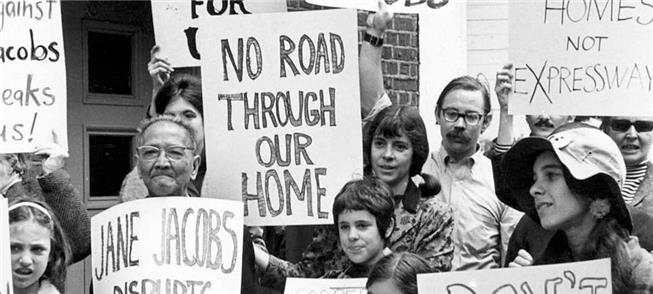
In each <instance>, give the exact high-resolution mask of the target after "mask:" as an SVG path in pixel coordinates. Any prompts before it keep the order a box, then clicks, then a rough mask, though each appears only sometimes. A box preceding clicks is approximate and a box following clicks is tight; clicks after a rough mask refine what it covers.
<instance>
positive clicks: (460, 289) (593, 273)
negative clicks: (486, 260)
mask: <svg viewBox="0 0 653 294" xmlns="http://www.w3.org/2000/svg"><path fill="white" fill-rule="evenodd" d="M611 279H612V278H611V272H610V259H608V258H605V259H599V260H592V261H583V262H574V263H561V264H553V265H542V266H528V267H523V268H501V269H492V270H481V271H473V272H450V273H432V274H418V275H417V287H418V290H419V293H426V294H428V293H433V294H435V293H437V294H481V293H496V294H508V293H510V294H516V293H530V294H556V293H569V294H575V293H578V294H580V293H592V294H603V293H605V294H608V293H612V280H611Z"/></svg>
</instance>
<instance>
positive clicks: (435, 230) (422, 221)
mask: <svg viewBox="0 0 653 294" xmlns="http://www.w3.org/2000/svg"><path fill="white" fill-rule="evenodd" d="M431 201H432V202H431V203H429V206H428V207H426V209H425V210H423V212H422V214H421V216H420V218H419V220H418V223H417V224H416V228H415V229H416V230H417V236H416V237H415V240H414V241H413V246H412V247H413V248H411V250H409V251H411V252H413V253H415V254H417V255H420V256H421V257H423V258H424V259H426V261H428V263H429V264H430V265H431V268H432V269H433V270H434V271H437V272H448V271H450V270H451V261H452V259H453V251H454V244H453V231H454V222H453V212H452V211H451V208H450V207H448V206H447V205H446V204H444V203H443V202H441V201H434V200H431ZM419 209H420V210H422V209H423V208H422V207H420V208H419Z"/></svg>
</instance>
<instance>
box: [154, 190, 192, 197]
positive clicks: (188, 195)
mask: <svg viewBox="0 0 653 294" xmlns="http://www.w3.org/2000/svg"><path fill="white" fill-rule="evenodd" d="M156 197H197V196H191V195H190V194H188V191H186V195H181V196H151V195H150V194H149V193H148V194H147V196H145V198H156Z"/></svg>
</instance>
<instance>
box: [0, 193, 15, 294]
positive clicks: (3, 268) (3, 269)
mask: <svg viewBox="0 0 653 294" xmlns="http://www.w3.org/2000/svg"><path fill="white" fill-rule="evenodd" d="M0 240H6V241H2V242H0V257H1V258H0V260H4V261H3V262H0V294H12V293H14V287H13V286H12V278H13V277H12V274H11V272H12V270H11V253H10V252H11V251H10V247H9V244H10V242H9V210H8V208H7V198H4V197H0Z"/></svg>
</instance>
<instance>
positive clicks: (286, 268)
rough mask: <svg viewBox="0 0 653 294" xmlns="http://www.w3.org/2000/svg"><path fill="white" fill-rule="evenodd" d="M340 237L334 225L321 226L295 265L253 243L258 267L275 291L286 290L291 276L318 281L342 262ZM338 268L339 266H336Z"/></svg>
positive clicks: (317, 228)
mask: <svg viewBox="0 0 653 294" xmlns="http://www.w3.org/2000/svg"><path fill="white" fill-rule="evenodd" d="M338 253H340V249H339V248H338V235H337V232H336V231H335V228H334V227H333V226H332V225H328V226H318V227H316V229H315V233H314V237H313V242H312V243H311V244H310V245H309V246H308V247H307V248H306V249H305V250H304V252H303V253H302V257H303V258H302V260H301V261H299V262H297V263H292V262H288V261H285V260H283V259H280V258H278V257H275V256H274V255H271V254H269V253H267V252H266V251H265V250H263V249H261V248H260V247H259V245H258V244H254V257H255V261H256V265H257V266H258V267H259V268H260V269H261V270H262V272H263V274H264V280H267V281H271V283H272V284H273V285H265V286H272V287H273V288H275V289H283V288H284V285H285V283H286V278H288V277H302V278H318V277H320V276H322V275H324V273H325V272H326V271H327V270H330V268H327V265H328V264H331V265H333V264H336V263H338V262H339V256H340V255H339V254H338ZM336 267H337V266H336Z"/></svg>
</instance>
